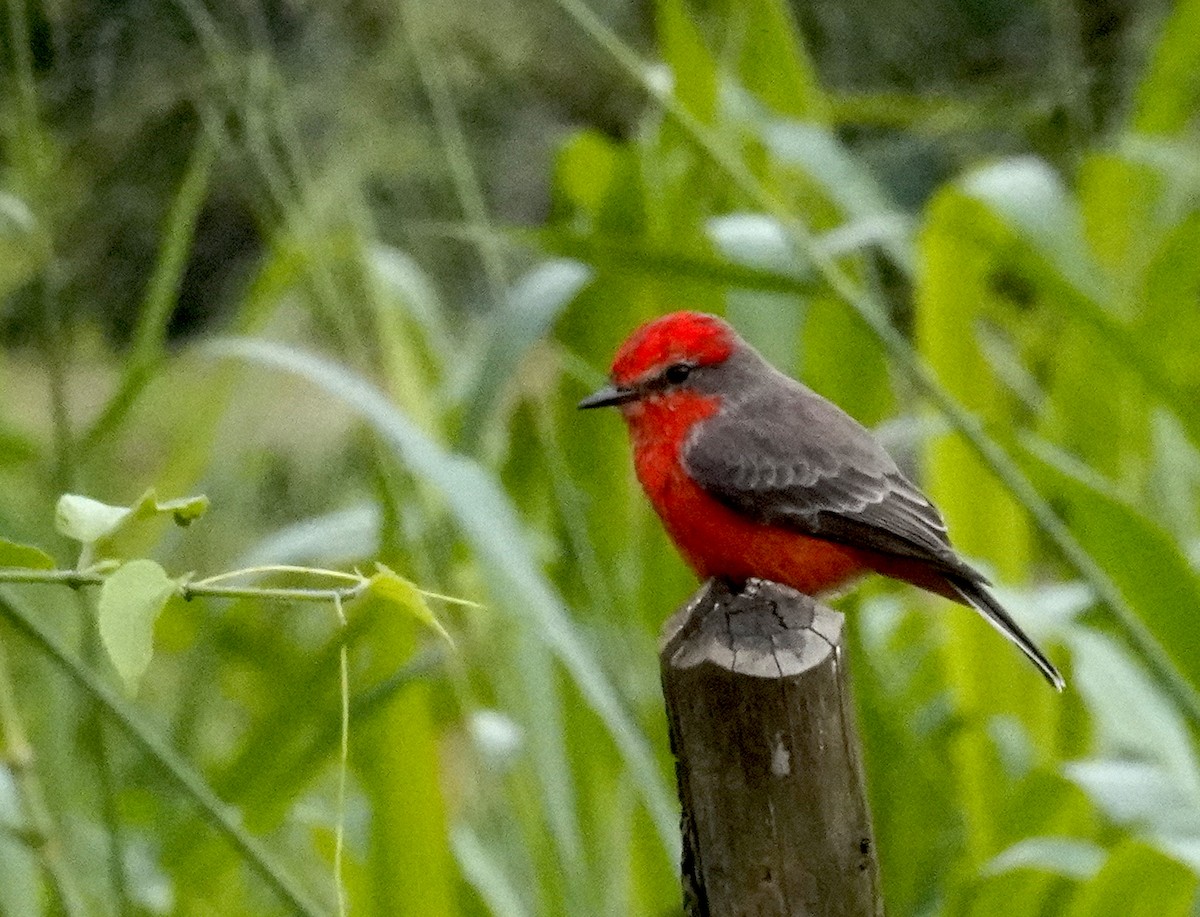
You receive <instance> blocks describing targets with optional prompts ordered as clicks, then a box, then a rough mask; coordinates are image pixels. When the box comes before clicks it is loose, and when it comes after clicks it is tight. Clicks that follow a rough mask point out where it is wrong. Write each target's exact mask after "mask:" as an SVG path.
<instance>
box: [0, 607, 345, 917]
mask: <svg viewBox="0 0 1200 917" xmlns="http://www.w3.org/2000/svg"><path fill="white" fill-rule="evenodd" d="M0 615H2V616H3V617H4V619H5V620H6V621H7V622H8V624H9V626H11V627H12V628H13V630H15V631H17V632H18V633H20V634H21V635H22V636H24V637H25V638H26V639H27V640H29V641H30V642H31V643H33V644H34V645H35V646H36V647H37V648H38V649H39V650H40V651H41V652H42V653H44V654H45V655H46V656H47V657H49V658H50V659H51V660H52V661H53V662H54V663H55V665H57V666H58V668H59V669H60V670H61V671H62V672H63V673H64V674H65V675H66V676H67V677H68V678H69V679H70V680H71V681H72V682H73V683H74V684H75V685H76V687H77V688H79V689H80V690H81V691H83V692H84V693H85V694H86V695H87V696H88V697H89V698H91V699H92V700H94V701H95V702H96V703H97V704H98V705H99V707H100V709H101V710H102V711H103V712H104V714H105V715H106V716H107V717H108V718H109V719H111V720H112V721H113V722H114V723H115V724H116V725H117V726H118V727H119V728H120V730H121V731H122V732H123V733H124V734H125V736H126V738H127V739H128V740H129V741H130V743H131V744H132V745H133V746H134V747H135V748H137V749H138V751H140V752H141V753H142V754H143V755H145V756H146V757H147V758H148V759H149V760H150V761H152V762H154V764H155V765H156V766H157V767H158V768H159V769H160V770H161V771H162V773H163V774H164V775H165V776H166V777H167V778H169V779H170V781H171V782H172V783H174V784H175V785H176V786H177V787H179V789H180V790H181V791H182V792H183V794H184V795H186V796H187V797H189V798H190V799H191V800H192V802H193V803H194V804H195V805H196V807H197V808H199V809H200V811H201V812H202V813H203V814H204V816H205V818H206V819H207V821H208V822H209V823H210V824H211V825H212V827H213V828H214V829H215V830H216V831H217V832H218V833H220V834H222V835H224V836H225V838H226V839H227V840H228V841H229V842H230V844H232V845H233V847H234V848H235V849H236V850H237V851H238V852H239V853H240V854H241V856H242V857H243V858H244V860H245V861H246V865H247V866H249V867H250V868H251V869H252V870H253V871H254V872H255V873H257V874H258V876H259V878H261V879H262V880H263V882H264V883H266V885H267V886H269V887H270V888H271V889H272V890H273V891H274V892H275V893H276V895H278V897H279V899H280V901H282V902H283V903H285V904H286V905H287V906H288V908H289V909H290V910H291V911H292V912H293V913H296V914H302V915H305V917H324V914H325V911H324V910H323V909H322V908H319V907H318V906H317V905H316V904H314V903H313V902H312V901H311V900H310V899H309V897H308V895H307V894H306V893H305V892H304V891H303V890H302V889H301V888H300V886H299V884H298V883H297V882H296V880H295V879H294V878H293V877H292V876H290V875H289V874H288V873H287V872H286V870H285V869H284V868H283V866H282V865H280V864H279V863H278V862H276V861H275V859H274V857H273V856H272V855H271V854H270V853H269V852H268V851H267V849H266V848H265V847H264V846H263V844H262V842H261V841H259V840H258V839H257V838H256V837H254V836H253V835H251V834H250V833H249V832H247V831H246V829H245V828H243V827H242V825H241V822H240V820H239V819H238V816H237V815H236V813H235V812H233V811H231V810H230V809H229V807H228V806H226V805H225V803H224V802H222V801H221V800H220V799H219V798H218V797H217V795H216V794H215V793H213V791H212V790H211V789H210V788H209V786H208V784H207V783H206V782H205V781H204V778H203V777H202V776H201V775H200V774H199V773H197V772H196V771H195V770H194V769H193V768H192V766H191V765H190V764H189V763H188V762H186V761H184V760H183V759H182V758H181V757H179V755H178V754H177V753H176V752H175V750H174V749H172V748H171V747H170V746H168V745H167V744H166V743H165V742H163V740H162V739H160V738H159V737H158V736H157V735H156V734H155V733H154V731H153V730H152V729H151V728H150V727H149V726H147V725H146V724H144V723H143V722H142V721H141V717H140V716H139V715H138V714H137V713H136V712H135V711H134V710H133V709H132V708H131V707H130V706H129V705H128V704H127V703H126V702H125V701H124V700H123V699H122V698H121V697H120V696H118V694H117V693H116V692H115V691H114V690H113V689H112V688H110V687H109V686H108V685H107V684H105V683H104V682H103V681H101V680H100V678H99V677H98V676H97V675H96V674H95V673H94V672H92V671H91V670H90V669H88V668H87V667H85V666H84V665H83V663H82V662H80V661H79V660H78V659H76V658H75V656H74V655H73V654H72V653H71V652H70V651H68V650H67V648H66V647H64V646H63V645H62V644H61V643H60V642H59V639H58V637H56V636H54V635H53V634H51V633H50V631H48V630H46V629H45V628H44V627H42V625H41V624H39V623H38V622H37V620H36V619H35V618H34V617H33V615H31V614H29V612H27V611H26V610H25V609H24V608H23V607H21V605H20V603H18V602H16V601H14V600H13V599H12V597H10V596H3V597H0Z"/></svg>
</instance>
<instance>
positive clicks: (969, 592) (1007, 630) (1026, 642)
mask: <svg viewBox="0 0 1200 917" xmlns="http://www.w3.org/2000/svg"><path fill="white" fill-rule="evenodd" d="M947 580H948V581H949V583H950V585H951V586H952V587H953V588H954V591H955V592H956V593H958V595H959V596H961V597H962V601H964V602H965V603H966V604H968V605H970V606H971V607H972V608H974V609H975V610H977V611H978V612H979V613H980V614H982V615H983V616H984V617H985V618H987V620H988V623H989V624H991V625H992V627H994V628H996V630H998V631H1000V633H1002V634H1004V636H1005V637H1007V638H1008V639H1009V640H1010V641H1012V642H1013V643H1015V644H1016V645H1017V648H1018V649H1020V650H1021V652H1022V653H1024V654H1025V655H1026V656H1028V657H1029V661H1030V662H1032V663H1033V664H1034V665H1035V666H1037V667H1038V670H1039V671H1040V672H1041V673H1042V674H1043V675H1044V676H1046V681H1048V682H1050V684H1052V685H1054V687H1055V689H1056V690H1059V691H1061V690H1062V689H1063V688H1064V687H1065V686H1066V681H1065V680H1064V679H1063V677H1062V675H1061V674H1060V673H1059V671H1058V669H1056V668H1055V667H1054V664H1053V663H1052V662H1051V661H1050V660H1049V659H1047V658H1046V654H1045V653H1043V652H1042V651H1041V650H1040V649H1038V648H1037V645H1036V644H1035V643H1034V642H1033V641H1032V640H1030V639H1029V637H1028V636H1026V634H1025V631H1023V630H1021V628H1020V627H1019V626H1018V625H1017V622H1016V621H1014V620H1013V619H1012V618H1011V617H1010V616H1009V614H1008V612H1007V611H1005V610H1004V608H1003V606H1001V604H1000V603H999V602H997V601H996V600H995V599H994V598H992V596H991V594H990V593H989V592H988V591H987V590H986V589H985V588H984V587H983V586H982V585H981V584H979V583H976V582H973V581H972V580H969V579H967V578H966V577H958V576H954V577H947Z"/></svg>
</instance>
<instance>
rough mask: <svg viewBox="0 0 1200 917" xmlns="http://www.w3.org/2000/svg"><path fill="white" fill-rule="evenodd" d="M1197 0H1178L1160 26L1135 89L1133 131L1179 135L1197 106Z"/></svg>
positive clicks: (1199, 98)
mask: <svg viewBox="0 0 1200 917" xmlns="http://www.w3.org/2000/svg"><path fill="white" fill-rule="evenodd" d="M1197 35H1200V0H1180V2H1179V3H1176V4H1175V5H1174V9H1173V10H1172V12H1171V15H1170V16H1169V17H1167V20H1166V22H1165V23H1164V24H1163V30H1162V35H1161V37H1160V38H1159V41H1158V45H1157V47H1156V48H1155V50H1154V53H1153V56H1152V57H1151V59H1150V66H1149V71H1148V73H1147V74H1146V75H1145V77H1144V78H1143V79H1142V84H1141V86H1140V87H1138V92H1137V98H1136V103H1135V105H1134V109H1133V128H1134V130H1137V131H1141V132H1142V133H1147V134H1175V133H1179V132H1181V131H1182V130H1184V128H1186V127H1187V126H1188V124H1190V123H1191V122H1192V120H1193V119H1194V118H1195V116H1196V108H1197V104H1198V103H1200V42H1197V41H1196V36H1197Z"/></svg>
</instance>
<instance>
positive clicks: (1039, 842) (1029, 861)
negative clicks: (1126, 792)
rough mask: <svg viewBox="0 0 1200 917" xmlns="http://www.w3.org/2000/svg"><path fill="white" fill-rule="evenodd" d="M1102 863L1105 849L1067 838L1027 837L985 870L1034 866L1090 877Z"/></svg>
mask: <svg viewBox="0 0 1200 917" xmlns="http://www.w3.org/2000/svg"><path fill="white" fill-rule="evenodd" d="M1103 863H1104V850H1103V849H1102V848H1100V847H1098V846H1096V845H1095V844H1093V843H1092V842H1091V841H1081V840H1077V839H1075V838H1070V837H1027V838H1025V839H1024V840H1022V841H1018V842H1017V843H1015V844H1013V845H1012V846H1011V847H1009V848H1008V849H1007V850H1005V851H1004V852H1003V853H1001V854H998V855H997V856H996V857H994V858H993V859H992V861H991V862H990V863H988V865H987V867H986V868H985V871H986V872H987V873H989V874H991V875H999V874H1001V873H1006V872H1012V871H1013V870H1016V869H1037V870H1040V871H1042V872H1050V873H1054V874H1055V875H1060V876H1068V877H1070V878H1072V879H1090V878H1091V877H1092V876H1094V875H1095V874H1096V873H1097V872H1098V871H1099V869H1100V867H1101V866H1102V865H1103Z"/></svg>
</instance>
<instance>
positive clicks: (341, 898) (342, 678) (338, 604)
mask: <svg viewBox="0 0 1200 917" xmlns="http://www.w3.org/2000/svg"><path fill="white" fill-rule="evenodd" d="M333 607H334V608H335V609H336V610H337V618H338V624H339V625H340V626H341V628H342V632H343V634H344V633H345V629H346V627H347V625H348V622H347V620H346V609H345V608H343V607H342V601H341V599H334V600H333ZM338 678H339V687H340V690H341V693H342V697H341V743H340V745H339V748H338V785H337V800H336V809H337V828H336V829H335V832H334V844H333V889H334V894H335V897H336V900H337V912H338V917H346V914H347V908H346V883H345V881H344V880H343V877H342V860H343V858H344V856H345V850H346V778H347V775H348V774H349V771H350V651H349V650H348V649H347V647H346V641H345V640H342V641H341V646H340V647H339V648H338Z"/></svg>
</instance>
